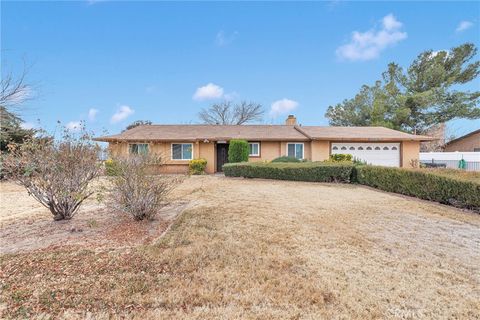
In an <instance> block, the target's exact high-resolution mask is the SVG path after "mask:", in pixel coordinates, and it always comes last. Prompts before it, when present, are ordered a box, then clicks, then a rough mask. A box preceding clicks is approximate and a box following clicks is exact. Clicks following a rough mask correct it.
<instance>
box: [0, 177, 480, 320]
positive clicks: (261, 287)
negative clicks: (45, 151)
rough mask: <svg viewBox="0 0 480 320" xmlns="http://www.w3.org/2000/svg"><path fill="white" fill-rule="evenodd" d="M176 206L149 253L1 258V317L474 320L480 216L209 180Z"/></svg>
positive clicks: (337, 188) (186, 188) (341, 190)
mask: <svg viewBox="0 0 480 320" xmlns="http://www.w3.org/2000/svg"><path fill="white" fill-rule="evenodd" d="M172 196H173V197H174V200H175V201H179V200H180V199H181V200H182V201H190V202H194V203H195V206H194V207H191V208H189V209H187V210H186V211H185V212H184V213H183V214H182V215H181V216H180V217H179V219H178V220H177V221H176V222H175V223H174V225H173V226H172V228H171V229H170V231H169V232H168V233H167V234H166V235H165V236H164V237H163V238H162V239H161V240H160V241H158V242H157V243H155V244H154V245H144V246H140V247H130V248H127V249H125V248H121V249H119V248H116V249H111V248H103V249H101V250H92V249H79V248H77V247H73V248H69V247H64V248H58V249H43V250H40V251H38V250H37V251H34V252H28V253H21V254H12V255H3V256H2V257H1V261H0V265H1V274H0V279H1V281H2V293H1V295H2V301H3V305H2V306H3V309H4V310H3V312H4V317H32V316H34V315H37V316H38V315H50V316H63V317H65V318H78V319H83V318H85V317H90V316H92V315H93V316H95V318H99V319H103V318H104V319H108V318H109V317H111V316H118V317H128V318H137V319H140V318H142V319H153V318H177V319H198V318H201V319H217V318H223V319H237V318H249V319H250V318H257V319H274V318H282V319H285V318H290V319H318V318H334V319H350V318H357V319H366V318H369V319H370V318H378V319H385V318H390V319H410V318H411V319H414V318H457V319H474V318H478V317H479V314H480V302H479V301H480V290H479V288H480V216H479V215H476V214H472V213H469V212H467V211H461V210H458V209H454V208H450V207H446V206H442V205H438V204H434V203H429V202H425V201H420V200H416V199H411V198H406V197H400V196H396V195H391V194H387V193H382V192H378V191H376V190H372V189H368V188H363V187H359V186H354V185H334V184H315V183H304V182H285V181H264V180H244V179H228V178H222V177H211V176H206V177H192V178H190V179H187V180H186V181H185V182H184V183H183V184H182V185H181V186H180V187H179V188H178V189H177V190H176V191H175V192H174V194H173V195H172ZM22 199H23V198H22ZM81 214H82V213H79V214H78V215H77V216H76V217H75V218H77V217H80V216H81ZM75 218H74V219H75ZM35 223H36V222H35V221H34V222H33V224H35Z"/></svg>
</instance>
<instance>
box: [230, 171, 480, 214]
mask: <svg viewBox="0 0 480 320" xmlns="http://www.w3.org/2000/svg"><path fill="white" fill-rule="evenodd" d="M223 171H224V173H225V176H227V177H244V178H264V179H278V180H293V181H311V182H353V183H359V184H363V185H367V186H371V187H374V188H378V189H381V190H384V191H388V192H395V193H400V194H404V195H408V196H413V197H417V198H421V199H425V200H431V201H437V202H440V203H444V204H449V205H453V206H456V207H460V208H468V209H472V210H476V211H480V183H478V182H476V181H475V180H473V178H472V177H470V176H469V177H468V178H469V179H465V178H464V177H463V176H462V175H461V172H460V173H458V174H457V175H452V176H449V175H450V174H449V175H447V174H446V173H445V172H443V171H442V172H435V171H432V170H413V169H402V168H390V167H380V166H369V165H360V166H355V165H354V164H352V163H351V162H333V163H332V162H302V163H248V162H242V163H230V164H225V165H224V166H223Z"/></svg>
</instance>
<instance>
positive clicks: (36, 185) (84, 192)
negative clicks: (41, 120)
mask: <svg viewBox="0 0 480 320" xmlns="http://www.w3.org/2000/svg"><path fill="white" fill-rule="evenodd" d="M9 149H10V153H9V154H8V155H7V156H6V157H5V160H4V162H3V171H4V172H5V175H6V177H7V179H11V180H13V181H14V182H16V183H18V184H20V185H22V186H24V187H25V188H26V189H27V191H28V193H29V195H31V196H33V197H34V198H35V199H36V200H37V201H38V202H40V203H41V204H42V205H43V206H45V207H46V208H48V209H49V210H50V212H51V213H52V214H53V219H54V220H64V219H67V220H68V219H71V218H72V217H73V215H74V214H75V213H76V212H77V210H78V209H79V207H80V205H81V204H82V202H83V201H84V200H85V199H87V198H88V197H89V196H91V195H92V194H93V193H94V192H93V191H92V190H88V184H89V182H90V181H92V180H93V179H94V178H96V177H98V176H99V175H100V172H101V168H100V165H99V164H98V161H97V154H98V151H99V150H100V148H99V147H98V146H97V145H96V144H94V143H93V142H92V141H91V136H90V135H89V134H87V133H86V132H85V129H84V128H82V131H81V133H80V134H77V135H73V134H71V133H70V132H69V131H68V130H66V129H65V130H64V135H63V137H62V139H60V140H59V141H55V140H54V139H53V138H52V137H47V136H44V137H33V138H31V139H28V140H26V141H25V142H24V143H23V144H21V145H19V144H13V145H9Z"/></svg>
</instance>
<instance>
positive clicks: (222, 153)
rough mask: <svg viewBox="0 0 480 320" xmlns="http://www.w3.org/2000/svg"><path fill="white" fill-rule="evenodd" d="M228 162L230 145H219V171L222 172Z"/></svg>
mask: <svg viewBox="0 0 480 320" xmlns="http://www.w3.org/2000/svg"><path fill="white" fill-rule="evenodd" d="M227 162H228V143H217V171H218V172H222V171H223V169H222V166H223V165H224V164H225V163H227Z"/></svg>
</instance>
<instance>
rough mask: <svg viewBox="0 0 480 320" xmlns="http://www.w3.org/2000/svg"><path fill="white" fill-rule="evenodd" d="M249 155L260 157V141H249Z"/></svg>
mask: <svg viewBox="0 0 480 320" xmlns="http://www.w3.org/2000/svg"><path fill="white" fill-rule="evenodd" d="M248 155H249V156H250V157H259V156H260V142H249V143H248Z"/></svg>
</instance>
